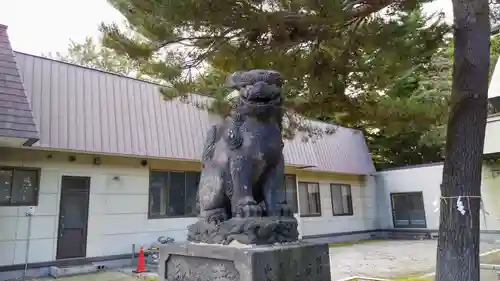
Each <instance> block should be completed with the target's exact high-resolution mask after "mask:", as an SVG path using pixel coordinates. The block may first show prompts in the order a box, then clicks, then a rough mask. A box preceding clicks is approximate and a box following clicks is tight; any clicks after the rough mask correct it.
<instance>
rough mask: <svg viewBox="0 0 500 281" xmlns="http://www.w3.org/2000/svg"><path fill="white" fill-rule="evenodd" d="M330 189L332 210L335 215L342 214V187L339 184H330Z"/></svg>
mask: <svg viewBox="0 0 500 281" xmlns="http://www.w3.org/2000/svg"><path fill="white" fill-rule="evenodd" d="M330 191H331V193H332V210H333V214H334V215H341V214H342V213H343V206H342V205H343V203H342V189H341V187H340V186H339V185H336V184H332V185H330Z"/></svg>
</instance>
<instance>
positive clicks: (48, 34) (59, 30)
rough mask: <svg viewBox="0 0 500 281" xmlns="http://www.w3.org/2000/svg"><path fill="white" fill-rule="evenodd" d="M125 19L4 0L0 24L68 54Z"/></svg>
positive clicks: (447, 5) (88, 8)
mask: <svg viewBox="0 0 500 281" xmlns="http://www.w3.org/2000/svg"><path fill="white" fill-rule="evenodd" d="M425 9H426V11H427V12H434V11H443V12H444V13H445V15H446V17H447V19H448V20H450V19H451V17H452V11H451V0H436V1H435V2H433V3H430V4H427V6H426V7H425ZM123 20H124V18H123V16H122V15H121V14H120V13H118V12H117V11H116V10H114V9H113V8H112V7H111V6H110V5H109V4H108V3H107V1H106V0H0V24H4V25H7V26H8V30H7V32H8V34H9V37H10V40H11V44H12V47H13V49H14V50H16V51H20V52H24V53H29V54H33V55H41V54H47V53H49V52H52V53H55V52H62V53H64V52H65V51H66V50H67V48H68V44H69V43H70V40H73V41H76V42H82V41H83V39H85V37H87V36H92V37H97V36H99V31H98V26H99V24H100V23H101V22H105V23H111V22H117V23H121V22H122V21H123Z"/></svg>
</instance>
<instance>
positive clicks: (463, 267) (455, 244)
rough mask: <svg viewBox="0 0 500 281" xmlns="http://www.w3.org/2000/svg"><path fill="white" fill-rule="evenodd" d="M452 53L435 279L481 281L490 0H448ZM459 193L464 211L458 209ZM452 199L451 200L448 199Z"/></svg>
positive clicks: (443, 280)
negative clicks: (452, 43) (462, 212)
mask: <svg viewBox="0 0 500 281" xmlns="http://www.w3.org/2000/svg"><path fill="white" fill-rule="evenodd" d="M452 2H453V12H454V42H455V44H454V45H455V46H454V47H455V51H454V52H455V54H454V65H453V84H452V93H451V108H450V119H449V120H448V128H447V135H446V148H445V161H444V168H443V182H442V185H441V196H442V197H443V198H442V199H441V203H440V222H439V240H438V249H437V268H436V280H437V281H479V227H480V213H479V212H480V206H481V200H480V198H476V197H471V198H469V197H467V196H480V195H481V177H482V176H481V169H482V155H483V147H484V135H485V127H486V115H487V100H488V69H489V63H490V52H489V39H490V38H489V37H490V22H489V7H488V0H452ZM458 196H463V197H462V200H461V201H462V202H463V205H464V207H465V214H464V215H462V214H461V213H460V212H459V211H458V210H457V199H458V198H457V197H458ZM447 197H451V198H447Z"/></svg>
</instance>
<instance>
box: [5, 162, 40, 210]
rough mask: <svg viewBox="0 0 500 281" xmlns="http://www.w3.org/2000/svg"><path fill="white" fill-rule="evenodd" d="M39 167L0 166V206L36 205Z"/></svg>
mask: <svg viewBox="0 0 500 281" xmlns="http://www.w3.org/2000/svg"><path fill="white" fill-rule="evenodd" d="M39 175H40V169H33V168H16V167H0V206H37V205H38V189H39V188H38V185H39Z"/></svg>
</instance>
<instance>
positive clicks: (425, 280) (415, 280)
mask: <svg viewBox="0 0 500 281" xmlns="http://www.w3.org/2000/svg"><path fill="white" fill-rule="evenodd" d="M433 280H434V279H432V278H429V277H411V276H410V277H403V278H396V279H391V281H433Z"/></svg>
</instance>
